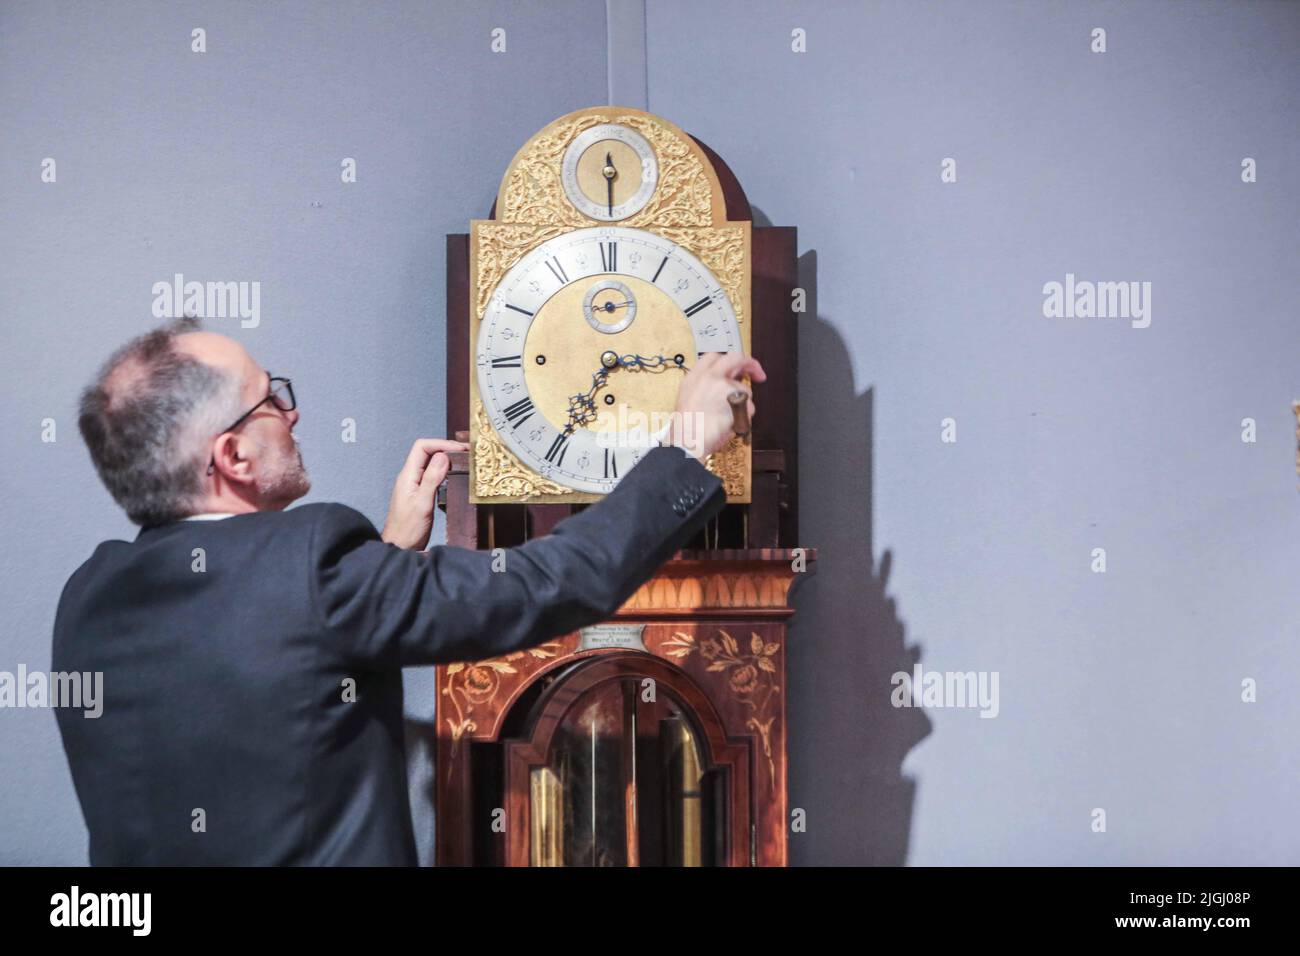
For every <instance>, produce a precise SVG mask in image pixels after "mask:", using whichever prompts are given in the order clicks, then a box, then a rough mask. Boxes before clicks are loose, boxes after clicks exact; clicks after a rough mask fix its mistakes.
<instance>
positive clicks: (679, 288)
mask: <svg viewBox="0 0 1300 956" xmlns="http://www.w3.org/2000/svg"><path fill="white" fill-rule="evenodd" d="M742 348H743V341H742V337H741V333H740V325H739V323H738V321H737V318H736V312H735V309H734V308H733V306H732V303H731V301H730V300H729V299H728V297H727V295H726V292H725V291H724V289H723V287H722V285H721V284H720V283H719V282H718V280H717V278H716V277H715V276H714V275H713V274H712V273H711V272H710V271H709V270H708V269H707V268H706V267H705V266H704V265H703V263H701V262H700V260H699V259H698V258H696V257H695V256H694V255H692V254H691V253H690V252H689V251H687V250H686V249H685V248H683V247H681V246H679V245H677V244H676V243H673V242H671V241H670V240H668V239H666V238H664V237H662V236H659V235H656V234H655V233H652V232H648V231H645V230H640V229H629V228H625V227H619V226H598V227H593V228H587V229H578V230H574V231H572V232H569V233H566V234H564V235H562V236H559V237H557V238H555V239H552V240H550V241H548V242H545V243H543V244H542V245H540V246H538V247H537V248H536V249H534V250H532V251H531V252H530V253H528V254H527V255H526V256H524V257H523V258H522V259H521V260H520V261H519V262H518V263H517V264H516V265H515V266H514V267H513V268H512V269H510V271H509V272H507V273H506V275H505V277H504V278H503V279H502V281H501V282H500V283H499V284H498V285H497V287H496V289H495V290H494V291H493V293H492V296H491V298H490V299H489V301H488V304H487V308H486V309H485V311H484V315H483V321H482V324H481V326H480V328H479V334H478V340H477V343H476V350H475V357H474V360H475V366H476V375H477V379H478V393H479V396H480V397H481V399H482V401H483V404H484V408H485V409H486V411H487V415H488V418H489V420H490V421H491V423H492V425H493V426H494V428H495V429H496V431H497V433H498V434H499V435H500V437H501V440H502V441H503V442H504V443H505V445H506V447H508V448H509V449H510V451H512V452H513V453H514V454H515V455H516V456H517V457H518V458H519V460H520V461H521V462H523V463H524V464H525V465H527V466H528V467H530V468H532V469H534V470H535V471H536V472H537V473H538V474H540V475H542V476H543V477H544V478H547V479H549V480H551V481H554V482H556V483H558V484H561V485H564V486H565V487H568V488H572V489H574V490H577V491H585V492H595V493H604V492H608V491H610V490H611V489H612V488H613V487H614V486H615V485H616V484H617V483H618V481H619V479H620V478H621V477H622V476H623V475H625V474H627V472H628V471H629V470H630V469H631V468H632V466H633V465H635V464H636V462H637V461H638V460H639V458H640V456H641V455H642V454H643V453H644V450H645V448H646V447H647V445H648V444H649V439H650V437H651V436H652V435H653V434H654V433H655V432H657V431H658V430H659V429H660V427H661V426H662V425H666V424H667V422H668V415H669V414H670V413H671V412H672V411H673V409H674V408H675V407H676V402H677V391H678V388H679V386H680V384H681V379H682V377H683V376H684V375H685V374H686V372H687V371H688V370H689V369H690V367H691V366H692V365H693V364H694V363H695V361H696V359H697V358H698V357H699V355H700V354H702V353H704V352H733V351H738V350H740V349H742Z"/></svg>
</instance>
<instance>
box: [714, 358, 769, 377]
mask: <svg viewBox="0 0 1300 956" xmlns="http://www.w3.org/2000/svg"><path fill="white" fill-rule="evenodd" d="M714 371H715V372H717V373H718V374H719V375H722V376H723V377H725V378H743V377H744V376H746V375H748V376H749V377H750V378H752V379H753V380H754V381H756V382H766V381H767V373H766V372H764V371H763V366H762V365H760V364H758V359H756V358H754V357H753V356H752V355H746V354H745V353H744V352H729V353H727V356H726V357H725V358H724V359H723V360H722V361H721V362H720V363H719V364H718V366H717V368H715V369H714Z"/></svg>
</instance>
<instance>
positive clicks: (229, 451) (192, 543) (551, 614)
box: [52, 321, 766, 864]
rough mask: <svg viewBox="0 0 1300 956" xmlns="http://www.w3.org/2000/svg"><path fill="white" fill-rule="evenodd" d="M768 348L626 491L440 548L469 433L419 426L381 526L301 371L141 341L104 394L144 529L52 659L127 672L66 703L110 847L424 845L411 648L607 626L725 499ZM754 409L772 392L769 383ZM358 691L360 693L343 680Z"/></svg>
mask: <svg viewBox="0 0 1300 956" xmlns="http://www.w3.org/2000/svg"><path fill="white" fill-rule="evenodd" d="M746 375H749V376H751V377H752V379H753V380H754V381H757V382H761V381H763V380H764V378H765V377H766V376H765V375H764V373H763V370H762V367H761V366H760V365H759V364H758V362H757V361H756V360H754V359H752V358H749V357H746V356H744V355H738V354H728V355H721V354H716V353H714V354H709V355H705V356H703V357H701V358H700V360H699V361H698V362H697V363H696V365H695V367H694V368H692V369H691V371H690V372H689V373H688V374H687V375H686V377H685V378H684V379H683V380H682V385H681V389H680V392H679V396H678V407H677V410H678V412H680V413H682V416H684V417H689V419H690V420H691V422H692V423H693V424H694V425H695V427H694V428H693V429H680V428H679V427H678V424H679V423H680V421H681V419H677V420H676V421H675V423H674V426H673V427H672V428H671V429H670V430H669V432H668V436H667V445H666V446H665V447H655V448H651V449H649V450H648V451H647V452H646V453H645V454H644V456H643V457H642V458H641V460H640V462H639V463H638V464H637V465H636V466H635V467H634V468H632V469H631V470H630V471H629V472H628V473H627V475H626V476H625V477H624V479H623V480H622V481H621V482H620V484H619V485H618V486H617V488H616V489H615V490H614V491H613V492H611V493H610V494H609V495H607V496H606V497H605V498H604V499H602V500H601V501H600V502H598V503H597V504H595V505H593V506H592V507H590V508H588V509H586V510H585V511H583V512H582V513H580V514H578V515H575V516H573V517H571V518H569V519H568V520H566V521H564V522H562V523H560V524H559V525H557V526H556V528H555V529H554V531H553V532H552V533H551V534H550V535H548V536H547V537H544V538H540V539H537V540H534V541H530V542H528V543H527V544H524V545H522V546H520V547H518V548H513V549H510V550H509V551H508V552H507V555H506V562H505V568H506V569H505V571H504V572H501V573H494V572H493V570H492V560H493V559H492V556H491V555H490V554H487V553H483V552H477V551H470V550H466V549H461V548H450V547H436V548H434V549H432V550H431V551H429V552H427V553H420V549H422V548H424V547H425V546H426V545H427V543H428V540H429V535H430V532H431V530H432V527H433V509H434V495H435V492H436V489H437V487H438V485H439V484H441V483H442V481H443V479H444V478H445V477H446V474H447V469H448V466H449V461H448V457H447V455H448V453H449V452H451V451H455V450H462V449H464V448H465V447H466V446H464V445H462V444H460V443H457V442H451V441H445V440H440V439H431V438H422V439H419V440H418V441H416V442H415V444H414V445H413V447H412V449H411V454H410V456H409V457H408V459H407V461H406V464H405V466H404V467H403V468H402V471H401V473H400V474H399V476H398V478H397V482H396V484H395V486H394V488H393V494H392V499H391V502H390V505H389V512H388V518H387V520H386V522H385V524H384V529H383V532H382V534H381V533H379V532H377V531H376V530H375V528H374V526H373V525H371V524H370V522H369V521H367V520H366V518H365V517H363V516H362V515H361V514H359V513H358V512H356V511H354V510H352V509H351V508H348V507H346V506H344V505H337V504H310V505H303V506H301V507H297V508H293V509H289V510H285V509H286V507H287V506H288V505H289V504H290V503H292V502H293V501H295V500H297V499H298V498H300V497H302V496H303V495H304V494H306V493H307V491H308V489H309V488H310V481H309V480H308V478H307V473H306V469H305V468H304V467H303V462H302V457H301V455H300V453H299V451H298V448H297V443H296V441H295V440H294V437H293V428H294V426H295V425H296V424H297V423H298V417H299V411H298V408H297V401H296V397H295V396H294V393H293V387H292V385H291V384H290V383H289V382H288V380H286V379H282V378H279V377H276V376H272V375H269V374H268V373H267V372H266V371H264V370H263V369H262V368H261V366H259V365H258V364H257V362H256V361H255V360H254V359H253V358H252V356H251V355H249V354H248V352H247V351H245V350H244V348H243V347H242V346H240V345H239V344H238V343H237V342H235V341H233V340H232V339H229V338H226V337H224V336H221V335H216V334H213V333H210V332H203V331H199V330H198V329H197V326H196V325H194V324H193V323H190V322H184V321H182V322H180V323H174V324H173V325H170V326H168V327H165V328H162V329H158V330H155V331H153V332H150V333H147V334H146V335H143V336H141V337H139V338H137V339H135V340H134V341H132V342H130V343H128V344H127V345H126V346H124V347H123V348H122V349H120V350H119V351H118V352H117V353H116V354H114V356H113V357H112V358H110V359H109V361H108V362H107V363H106V364H105V366H104V368H103V369H102V370H101V372H100V375H99V377H98V378H97V380H96V382H95V383H94V384H93V385H92V386H91V387H89V388H88V389H87V390H86V392H85V394H84V395H83V397H82V410H81V419H80V425H81V431H82V435H83V437H84V438H85V440H86V444H87V446H88V447H89V449H90V453H91V458H92V459H93V461H94V463H95V467H96V469H97V471H98V472H99V475H100V478H101V479H102V480H103V482H104V484H105V485H106V486H107V488H108V489H109V491H110V492H111V493H112V495H113V497H114V499H115V500H116V501H117V502H118V504H119V505H121V506H122V508H123V509H124V510H125V511H126V512H127V514H128V516H129V517H130V518H131V520H132V521H134V522H135V523H136V524H139V525H141V530H140V532H139V534H138V535H137V537H136V539H135V540H134V541H130V542H128V541H108V542H105V543H103V544H101V545H100V546H99V547H98V548H97V549H96V551H95V553H94V554H93V555H92V556H91V558H90V559H89V560H88V561H87V562H86V563H85V564H83V565H82V566H81V567H80V568H79V569H78V570H77V571H76V573H74V574H73V576H72V578H71V579H70V580H69V581H68V584H67V586H66V587H65V588H64V591H63V596H62V598H61V599H60V602H59V611H58V616H57V618H56V621H55V625H54V659H53V665H52V666H53V668H54V669H55V670H60V671H90V672H102V673H103V674H104V690H103V697H104V704H103V714H102V716H101V717H99V718H98V719H95V720H86V719H83V718H82V717H81V716H80V714H79V713H74V712H72V711H64V710H60V711H58V712H57V714H58V720H59V729H60V732H61V733H62V736H63V742H64V748H65V750H66V752H67V755H68V761H69V764H70V766H71V769H72V777H73V782H74V784H75V786H76V789H77V796H78V798H79V799H80V801H81V806H82V810H83V813H84V814H85V818H86V825H87V828H88V829H89V832H90V861H91V863H93V864H178V863H198V864H250V863H252V864H411V863H414V862H415V860H416V855H415V843H414V838H413V835H412V830H411V821H410V808H409V804H408V798H407V781H406V760H405V751H404V747H403V739H402V735H403V723H402V710H403V706H402V682H401V668H402V667H403V666H407V665H417V664H431V663H440V662H447V661H455V660H466V659H480V658H485V657H492V656H496V655H499V654H504V653H507V652H509V651H513V650H517V649H521V648H526V647H529V646H532V645H534V644H538V643H541V642H543V641H546V640H548V639H550V638H552V637H554V636H556V635H559V634H564V633H567V632H569V631H572V630H574V629H576V628H578V627H582V626H584V625H587V624H591V623H595V622H597V621H600V620H603V619H605V618H607V617H609V616H610V615H612V614H613V613H614V611H615V610H616V609H617V608H618V607H619V606H620V605H621V604H622V603H623V602H624V601H625V600H626V599H627V598H628V597H629V596H630V595H631V594H632V592H633V591H634V590H635V589H636V588H637V587H638V586H640V584H641V583H643V582H644V581H645V580H646V579H647V578H649V577H650V575H651V574H653V573H654V571H655V570H656V569H657V568H658V567H659V565H661V564H662V563H663V562H664V561H665V560H667V559H668V558H669V557H670V556H671V555H672V553H673V552H674V551H676V550H677V549H678V548H680V547H682V546H683V544H685V542H687V541H688V540H689V539H690V538H691V537H692V536H693V535H694V534H695V533H696V531H698V530H699V528H700V527H702V526H703V524H704V522H705V521H707V520H708V519H709V518H710V517H711V516H712V515H713V514H715V513H716V512H717V511H718V510H719V509H720V508H721V507H722V506H723V504H724V502H725V497H726V496H725V494H724V492H723V490H722V485H721V482H720V481H719V480H718V478H716V477H715V476H714V475H713V474H711V473H710V472H709V471H708V470H707V469H705V468H704V467H703V465H702V464H701V463H700V462H701V460H702V459H703V458H704V457H705V456H706V455H708V454H710V453H712V452H713V451H714V450H716V449H717V448H719V447H720V446H721V445H722V444H723V443H724V442H725V441H726V440H727V438H728V437H730V435H731V427H732V412H731V408H730V405H729V404H728V402H727V395H728V394H729V393H730V392H732V391H733V390H735V389H737V388H739V389H742V390H744V391H745V392H746V393H748V391H749V390H748V388H747V387H746V386H745V385H744V384H743V383H742V382H741V378H742V377H743V376H746ZM749 410H750V414H751V415H752V414H753V412H754V405H753V401H752V400H751V401H750V402H749ZM348 686H351V687H353V688H355V691H354V692H353V693H345V692H344V689H345V687H348Z"/></svg>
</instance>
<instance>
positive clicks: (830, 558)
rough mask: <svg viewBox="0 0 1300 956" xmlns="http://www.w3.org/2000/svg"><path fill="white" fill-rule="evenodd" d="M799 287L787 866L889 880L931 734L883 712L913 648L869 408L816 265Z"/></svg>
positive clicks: (923, 725) (912, 720)
mask: <svg viewBox="0 0 1300 956" xmlns="http://www.w3.org/2000/svg"><path fill="white" fill-rule="evenodd" d="M758 219H759V215H758V214H757V211H755V222H756V224H757V220H758ZM799 286H800V287H801V288H802V289H804V291H805V295H806V306H807V312H805V313H804V314H803V315H802V316H801V317H800V328H799V382H800V390H799V407H800V414H799V483H800V489H799V505H800V507H799V535H800V541H799V544H801V545H804V546H806V547H812V548H816V549H817V566H816V573H815V574H814V575H812V576H811V577H810V578H809V579H808V580H807V581H806V582H804V583H803V585H802V586H801V588H800V590H799V591H798V594H797V597H796V599H795V603H796V605H797V607H798V611H797V613H796V614H795V616H794V618H793V619H792V622H791V629H790V640H789V659H788V661H787V674H788V678H789V698H788V699H787V701H786V708H787V719H788V720H789V754H790V807H791V808H792V810H793V809H795V808H801V809H802V810H804V811H805V813H806V817H805V821H806V822H805V825H806V828H807V829H806V831H805V832H803V833H797V832H796V833H791V835H790V863H791V865H795V866H837V865H856V866H861V865H886V866H898V865H902V864H903V863H905V862H906V861H907V851H908V841H909V837H910V834H911V826H912V810H913V806H914V804H915V799H916V788H917V783H916V781H915V780H913V779H912V778H909V777H904V776H903V760H904V758H905V757H906V756H907V754H908V752H909V751H910V750H911V749H912V748H913V747H914V746H916V745H917V744H918V743H919V742H920V741H922V740H923V739H925V737H926V736H927V735H928V734H929V733H930V729H931V723H930V719H929V718H928V717H927V716H926V715H925V713H924V711H922V710H919V709H914V708H910V707H909V708H895V707H893V706H892V705H891V704H890V693H891V691H892V690H893V684H892V683H891V680H890V678H891V677H892V675H893V674H894V673H895V672H897V671H907V672H909V673H910V672H911V669H912V666H913V664H915V663H916V662H917V661H918V660H919V659H920V648H919V647H910V648H909V647H908V646H907V645H906V641H905V634H904V630H905V629H904V627H903V623H902V621H901V620H900V619H899V616H898V609H897V607H896V606H895V603H894V601H893V599H892V598H890V597H889V596H888V587H889V572H890V568H891V566H892V563H893V556H892V555H891V553H890V552H889V551H885V552H884V553H883V554H882V555H881V559H880V563H879V566H877V565H876V563H875V548H874V542H873V539H872V515H873V513H874V510H873V507H874V500H873V494H874V489H873V481H874V473H873V465H874V458H873V455H874V448H873V441H874V424H875V423H874V419H873V414H874V397H875V396H874V392H873V390H872V389H868V390H867V391H866V392H864V393H862V394H861V395H859V394H858V393H857V392H856V391H855V386H854V377H853V363H852V361H851V360H850V356H849V353H848V350H847V349H846V348H845V345H844V340H843V339H842V338H841V337H840V335H839V333H838V332H837V331H836V330H835V328H834V327H833V326H832V325H831V324H830V323H829V322H827V321H826V319H825V318H824V317H823V316H822V315H821V314H820V313H819V312H818V310H817V253H816V252H815V251H813V252H807V253H805V254H804V255H802V256H800V257H799ZM873 320H874V319H873V317H871V316H865V315H864V316H856V317H853V319H852V321H861V322H868V321H873ZM759 360H760V361H762V360H763V356H759Z"/></svg>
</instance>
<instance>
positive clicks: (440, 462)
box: [420, 451, 451, 501]
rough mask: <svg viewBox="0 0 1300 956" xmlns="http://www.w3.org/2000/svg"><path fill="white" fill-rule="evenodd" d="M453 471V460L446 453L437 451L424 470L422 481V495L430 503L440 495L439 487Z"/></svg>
mask: <svg viewBox="0 0 1300 956" xmlns="http://www.w3.org/2000/svg"><path fill="white" fill-rule="evenodd" d="M450 470H451V459H450V458H448V457H447V453H446V452H445V451H435V452H434V453H433V454H432V455H431V456H430V458H429V464H428V466H427V467H426V468H425V469H424V476H423V477H422V478H421V480H420V494H421V496H423V497H425V498H427V499H428V500H429V501H432V500H433V496H434V495H435V494H437V493H438V486H439V485H440V484H442V481H443V479H444V478H446V477H447V472H448V471H450Z"/></svg>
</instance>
